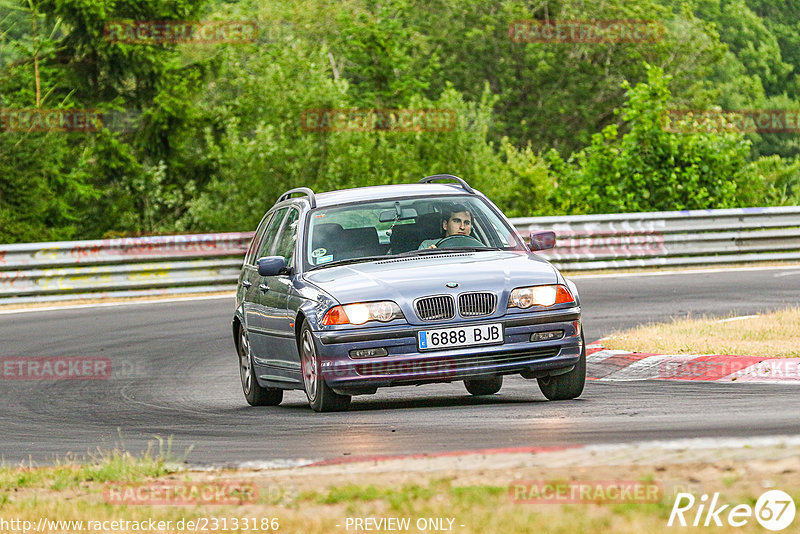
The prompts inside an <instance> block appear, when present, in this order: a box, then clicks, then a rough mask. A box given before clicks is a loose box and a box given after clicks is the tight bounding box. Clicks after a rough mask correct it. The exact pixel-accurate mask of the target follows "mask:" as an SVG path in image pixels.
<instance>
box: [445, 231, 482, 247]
mask: <svg viewBox="0 0 800 534" xmlns="http://www.w3.org/2000/svg"><path fill="white" fill-rule="evenodd" d="M444 244H447V246H449V247H483V246H485V245H484V244H483V243H482V242H481V240H480V239H477V238H475V237H472V236H471V235H461V234H459V235H449V236H447V237H443V238H441V239H440V240H439V241H437V242H436V248H441V247H442V245H444Z"/></svg>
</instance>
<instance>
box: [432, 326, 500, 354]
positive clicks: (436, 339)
mask: <svg viewBox="0 0 800 534" xmlns="http://www.w3.org/2000/svg"><path fill="white" fill-rule="evenodd" d="M417 341H418V343H419V350H437V349H449V348H456V347H474V346H476V345H494V344H496V343H502V342H503V325H502V324H500V323H496V324H482V325H476V326H462V327H459V328H442V329H440V330H422V331H421V332H417Z"/></svg>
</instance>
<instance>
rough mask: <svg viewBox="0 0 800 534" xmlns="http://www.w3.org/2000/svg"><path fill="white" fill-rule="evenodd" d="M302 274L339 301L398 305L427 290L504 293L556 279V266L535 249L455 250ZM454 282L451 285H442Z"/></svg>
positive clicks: (419, 295)
mask: <svg viewBox="0 0 800 534" xmlns="http://www.w3.org/2000/svg"><path fill="white" fill-rule="evenodd" d="M304 279H305V280H306V281H308V282H310V283H312V284H314V285H316V286H318V287H319V288H321V289H323V290H324V291H326V292H328V293H329V294H330V295H332V296H333V297H334V298H335V299H336V300H338V301H339V302H340V303H342V304H348V303H352V302H365V301H370V300H393V301H395V302H397V303H398V304H399V305H400V306H401V307H405V306H404V305H403V304H404V303H410V302H411V301H413V300H414V299H415V298H418V297H423V296H427V295H443V294H452V295H457V294H459V293H464V292H468V291H492V292H495V293H497V294H498V296H500V297H501V302H502V301H503V300H502V297H505V298H507V293H508V292H510V291H511V290H512V289H514V288H516V287H521V286H530V285H540V284H555V283H556V282H557V280H558V278H557V275H556V270H555V268H553V266H552V265H550V264H549V263H548V262H547V261H545V260H543V259H541V258H538V257H536V256H535V255H534V254H530V253H525V252H513V251H487V252H461V253H458V252H454V253H453V254H442V255H433V256H412V257H407V258H396V259H387V260H381V261H374V262H367V263H356V264H352V265H342V266H338V267H328V268H322V269H319V270H316V271H311V272H308V273H305V274H304ZM448 283H450V284H452V283H456V284H458V286H457V287H455V288H448V287H447V285H446V284H448Z"/></svg>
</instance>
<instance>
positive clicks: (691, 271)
mask: <svg viewBox="0 0 800 534" xmlns="http://www.w3.org/2000/svg"><path fill="white" fill-rule="evenodd" d="M785 269H797V265H788V266H769V267H734V268H727V269H725V268H716V269H686V270H682V271H654V272H635V273H603V274H578V273H570V274H569V276H567V278H569V279H572V278H625V277H634V276H669V275H675V274H713V273H724V272H739V271H776V270H785ZM565 270H567V271H568V269H565ZM798 272H800V271H798ZM775 276H778V275H775ZM785 276H789V275H785Z"/></svg>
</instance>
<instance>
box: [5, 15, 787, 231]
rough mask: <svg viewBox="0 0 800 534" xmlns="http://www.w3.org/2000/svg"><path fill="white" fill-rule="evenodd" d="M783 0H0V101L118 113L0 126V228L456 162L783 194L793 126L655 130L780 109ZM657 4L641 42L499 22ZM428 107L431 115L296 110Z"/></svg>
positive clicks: (503, 187)
mask: <svg viewBox="0 0 800 534" xmlns="http://www.w3.org/2000/svg"><path fill="white" fill-rule="evenodd" d="M795 4H796V3H793V2H782V1H779V0H637V1H636V2H630V1H628V0H607V1H604V2H601V3H597V2H589V1H587V0H547V1H545V2H530V1H527V0H426V1H423V0H397V1H392V2H385V1H379V0H342V1H339V2H331V1H330V0H275V1H273V2H261V1H260V0H239V1H228V0H204V1H200V2H197V1H193V0H110V1H107V2H96V1H94V0H0V107H2V108H7V109H30V108H36V107H39V108H41V109H53V108H55V109H99V110H101V111H109V110H118V111H124V112H130V113H132V114H133V115H135V116H136V117H138V119H137V120H136V121H135V124H134V125H133V127H132V129H131V130H127V131H110V130H103V131H100V132H95V133H78V132H76V133H59V132H16V131H0V242H21V241H40V240H58V239H79V238H96V237H102V236H105V235H119V234H143V233H171V232H199V231H223V230H245V229H252V228H253V227H254V226H255V225H256V223H257V221H258V220H259V219H260V217H261V216H262V214H263V213H264V211H265V210H266V209H267V208H268V207H269V206H270V205H271V204H272V203H273V202H274V200H275V199H276V198H277V197H278V195H280V194H281V193H282V192H283V191H285V190H286V189H288V188H291V187H297V186H301V185H307V186H311V187H312V188H314V189H315V190H317V191H325V190H332V189H339V188H344V187H357V186H363V185H372V184H384V183H398V182H409V181H415V180H418V179H419V178H420V177H422V176H425V175H428V174H434V173H453V174H457V175H460V176H463V177H464V178H465V179H467V180H468V181H469V182H470V183H471V184H473V185H474V186H475V187H477V188H478V189H480V190H482V191H483V192H485V193H486V194H487V195H489V197H490V198H492V199H493V200H494V201H496V202H497V203H498V205H499V206H500V207H501V208H502V209H503V210H505V211H506V213H508V214H509V215H511V216H528V215H539V214H542V215H544V214H553V213H586V212H613V211H623V210H624V211H630V210H634V211H636V210H660V209H690V208H712V207H726V206H744V205H777V204H790V203H798V199H799V198H800V160H798V154H800V139H798V138H797V136H796V135H785V134H747V135H745V136H742V135H732V134H724V135H719V134H710V133H704V134H700V133H697V134H673V133H668V132H665V131H664V130H663V129H662V128H661V126H660V122H659V121H660V120H661V115H662V113H663V111H664V110H665V109H666V108H669V107H685V108H698V109H709V108H718V109H748V108H749V109H752V108H777V109H797V108H799V107H800V102H798V100H797V93H798V89H800V85H798V79H800V78H798V73H800V70H799V69H800V31H798V29H800V28H798V22H797V21H798V16H800V8H799V7H797V6H796V5H795ZM529 18H536V19H556V20H563V19H579V20H601V19H636V20H647V19H652V20H657V21H659V22H660V23H661V24H663V26H664V28H665V33H664V35H663V38H662V39H661V40H660V41H657V42H652V43H558V44H553V43H519V42H514V41H513V40H512V39H510V37H509V23H510V22H511V21H513V20H517V19H529ZM115 19H129V20H187V19H188V20H253V21H255V22H256V23H257V24H258V27H259V36H258V39H257V42H255V43H252V44H216V45H207V44H158V45H140V44H126V43H119V42H111V41H109V40H107V39H105V38H104V37H103V29H104V27H105V24H106V23H107V22H108V21H110V20H115ZM320 108H334V109H354V108H361V109H363V108H366V109H371V108H410V109H423V108H433V109H447V110H452V111H453V112H454V113H455V116H456V127H455V129H453V130H452V131H444V132H425V131H421V132H392V131H385V130H377V131H361V132H357V131H352V132H317V131H308V130H307V129H304V128H303V125H302V124H301V117H302V116H303V113H304V112H306V111H307V110H313V109H320Z"/></svg>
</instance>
